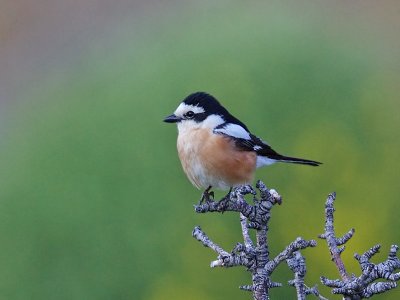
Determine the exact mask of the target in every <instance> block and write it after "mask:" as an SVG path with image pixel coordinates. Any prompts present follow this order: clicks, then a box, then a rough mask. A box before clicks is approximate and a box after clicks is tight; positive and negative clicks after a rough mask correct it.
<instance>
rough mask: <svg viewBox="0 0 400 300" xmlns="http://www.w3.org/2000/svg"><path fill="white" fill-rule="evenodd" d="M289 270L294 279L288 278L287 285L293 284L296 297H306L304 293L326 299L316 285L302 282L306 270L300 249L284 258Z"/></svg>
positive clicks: (321, 299)
mask: <svg viewBox="0 0 400 300" xmlns="http://www.w3.org/2000/svg"><path fill="white" fill-rule="evenodd" d="M286 262H287V265H288V266H289V268H290V270H292V272H293V273H294V279H292V280H289V285H291V286H294V287H295V288H296V292H297V299H301V300H303V299H306V295H314V296H316V297H317V298H318V299H320V300H328V299H327V298H325V297H323V296H322V295H321V294H320V293H319V291H318V289H317V287H316V286H314V287H311V288H310V287H308V286H307V285H305V283H304V277H305V275H306V272H307V268H306V260H305V258H304V257H303V255H301V253H300V251H295V252H294V253H293V255H292V257H291V258H288V259H287V260H286Z"/></svg>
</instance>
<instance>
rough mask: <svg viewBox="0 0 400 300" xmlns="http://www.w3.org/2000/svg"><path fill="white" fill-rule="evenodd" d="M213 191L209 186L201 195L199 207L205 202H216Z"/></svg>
mask: <svg viewBox="0 0 400 300" xmlns="http://www.w3.org/2000/svg"><path fill="white" fill-rule="evenodd" d="M210 190H211V186H209V187H208V188H207V189H206V190H205V191H204V193H203V194H202V195H201V198H200V201H199V203H198V204H197V205H201V204H203V202H204V201H206V202H212V201H214V192H213V191H210Z"/></svg>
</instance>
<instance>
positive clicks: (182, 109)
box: [175, 102, 205, 116]
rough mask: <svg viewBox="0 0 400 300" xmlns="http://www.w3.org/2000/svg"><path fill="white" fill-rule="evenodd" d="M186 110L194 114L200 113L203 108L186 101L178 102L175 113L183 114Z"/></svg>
mask: <svg viewBox="0 0 400 300" xmlns="http://www.w3.org/2000/svg"><path fill="white" fill-rule="evenodd" d="M188 111H192V112H194V113H195V114H201V113H203V112H205V110H204V108H202V107H200V106H194V105H188V104H186V103H183V102H182V103H181V104H179V106H178V108H177V109H176V110H175V115H176V116H183V114H184V113H187V112H188Z"/></svg>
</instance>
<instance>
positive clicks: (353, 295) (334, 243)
mask: <svg viewBox="0 0 400 300" xmlns="http://www.w3.org/2000/svg"><path fill="white" fill-rule="evenodd" d="M335 198H336V195H335V194H334V193H333V194H330V195H329V196H328V199H327V201H326V205H325V232H324V233H323V234H321V235H320V236H319V237H320V238H322V239H325V240H326V242H327V244H328V248H329V250H330V252H331V256H332V260H333V261H334V263H335V264H336V266H337V268H338V270H339V274H340V276H341V279H334V280H331V279H327V278H326V277H323V276H321V282H322V283H323V284H324V285H326V286H328V287H331V288H333V289H332V293H334V294H341V295H343V296H344V298H345V299H352V300H355V299H364V298H370V297H372V296H373V295H376V294H380V293H384V292H386V291H388V290H390V289H393V288H395V287H396V286H397V283H396V282H397V281H399V280H400V272H398V273H395V271H396V270H399V269H400V259H399V258H398V256H397V251H398V249H399V247H398V246H397V245H392V247H391V249H390V252H389V255H388V259H387V260H386V261H384V262H382V263H379V264H374V263H372V262H370V259H371V257H372V256H374V255H375V254H376V253H378V251H379V249H380V245H375V246H373V247H372V248H371V249H369V250H368V251H366V252H365V253H364V254H363V255H358V254H355V255H354V257H355V259H357V261H358V262H359V264H360V267H361V275H360V276H359V277H356V276H355V275H351V276H350V275H348V273H347V271H346V268H345V266H344V264H343V261H342V259H341V257H340V254H341V253H342V252H343V251H344V249H345V248H344V246H342V245H344V244H345V243H347V242H348V241H349V240H350V239H351V237H352V236H353V234H354V229H351V230H349V231H348V232H347V233H346V234H345V235H344V236H342V237H340V238H338V237H336V235H335V228H334V216H333V213H334V211H335V208H334V206H333V205H334V201H335ZM339 246H341V247H339ZM383 279H385V280H387V281H381V280H383ZM376 280H380V281H378V282H375V281H376Z"/></svg>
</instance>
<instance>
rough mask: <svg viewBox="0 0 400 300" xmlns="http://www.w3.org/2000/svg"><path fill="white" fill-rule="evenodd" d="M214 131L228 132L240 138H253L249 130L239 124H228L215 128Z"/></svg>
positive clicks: (227, 133)
mask: <svg viewBox="0 0 400 300" xmlns="http://www.w3.org/2000/svg"><path fill="white" fill-rule="evenodd" d="M214 132H215V133H222V134H226V135H229V136H231V137H235V138H239V139H245V140H251V137H250V134H249V133H248V132H247V130H246V129H244V128H243V127H242V126H240V125H237V124H232V123H230V124H227V125H226V126H224V127H222V128H217V129H214Z"/></svg>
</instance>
